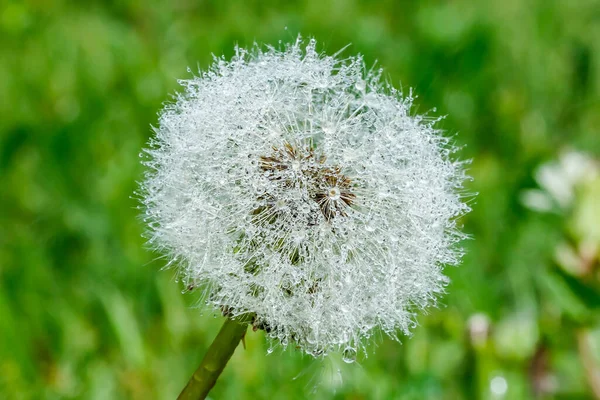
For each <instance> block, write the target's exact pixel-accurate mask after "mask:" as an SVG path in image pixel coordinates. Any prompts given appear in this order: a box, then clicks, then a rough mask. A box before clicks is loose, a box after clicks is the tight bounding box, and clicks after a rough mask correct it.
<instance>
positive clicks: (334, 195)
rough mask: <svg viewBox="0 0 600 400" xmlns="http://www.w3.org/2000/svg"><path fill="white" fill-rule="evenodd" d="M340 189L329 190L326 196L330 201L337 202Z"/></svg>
mask: <svg viewBox="0 0 600 400" xmlns="http://www.w3.org/2000/svg"><path fill="white" fill-rule="evenodd" d="M340 195H341V193H340V189H338V188H337V187H332V188H330V189H329V191H328V192H327V196H328V197H329V198H330V199H331V200H339V198H340Z"/></svg>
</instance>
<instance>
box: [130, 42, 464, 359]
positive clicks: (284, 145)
mask: <svg viewBox="0 0 600 400" xmlns="http://www.w3.org/2000/svg"><path fill="white" fill-rule="evenodd" d="M315 47H316V43H315V41H314V40H310V41H309V42H308V43H305V42H303V41H302V40H301V39H300V38H299V39H298V40H297V41H296V42H295V43H294V44H291V45H288V46H287V47H285V48H283V49H276V48H273V47H266V48H262V47H259V46H254V47H253V48H252V49H250V50H246V49H243V48H236V51H235V56H234V57H233V58H232V59H231V60H230V61H227V60H225V59H223V58H215V60H214V63H213V65H212V67H211V68H210V69H209V70H208V71H206V72H203V73H202V74H201V75H200V76H198V77H194V78H192V79H189V80H184V81H181V84H182V86H183V88H184V90H183V91H182V93H180V94H178V95H177V97H176V100H175V101H174V102H173V103H172V104H168V105H166V106H165V108H164V110H163V111H162V113H161V114H160V119H159V126H158V127H157V128H156V129H155V137H154V138H153V139H152V141H151V143H150V148H149V149H147V150H146V152H147V155H148V159H147V160H146V162H145V164H146V165H147V166H148V167H149V172H147V174H146V176H145V180H144V182H143V185H142V188H143V203H144V205H145V219H146V221H147V222H148V224H149V227H150V229H149V233H148V236H149V242H150V243H151V245H152V246H153V247H155V248H156V249H158V250H159V251H161V252H163V253H164V254H166V255H167V257H168V259H169V260H170V261H169V264H174V265H176V266H177V269H178V274H179V276H180V278H181V279H182V280H183V282H184V284H185V286H186V287H189V288H195V287H203V288H204V297H203V298H204V299H205V301H206V303H207V304H208V305H209V306H212V307H214V308H215V309H218V310H220V311H221V312H223V314H224V315H226V316H227V317H229V319H230V320H236V319H237V320H238V321H239V320H242V321H243V322H245V323H250V324H251V325H252V327H253V329H254V330H257V329H262V330H264V331H265V332H266V334H267V335H268V337H270V338H272V339H273V340H274V343H279V344H281V345H282V346H284V347H285V346H288V345H293V346H295V347H298V348H300V349H301V350H303V351H304V352H306V353H308V354H311V355H313V356H324V355H326V354H328V353H329V352H331V351H339V352H342V353H343V355H344V359H345V360H346V361H348V362H352V361H353V360H354V359H355V357H356V354H357V353H358V352H360V351H364V350H365V343H366V339H368V338H369V337H370V335H371V334H372V333H373V330H374V329H375V328H379V329H380V330H381V331H383V332H385V333H386V334H388V335H390V336H392V337H396V335H397V333H398V332H399V331H400V332H403V333H405V334H408V333H409V330H410V328H411V326H413V325H414V323H415V313H416V312H417V311H419V310H422V309H425V308H427V307H428V306H431V305H433V304H435V302H436V298H437V296H438V295H439V294H440V293H442V292H443V291H444V287H445V285H446V283H447V278H446V277H445V276H444V275H443V274H442V268H443V266H445V265H452V264H457V263H458V262H459V259H460V256H461V250H460V249H459V248H457V246H456V243H457V242H458V241H459V240H460V239H461V238H462V237H463V235H462V234H461V233H460V232H459V231H458V230H457V225H456V218H457V217H458V216H460V215H462V214H464V213H465V212H467V211H468V210H469V207H468V206H467V205H466V204H465V202H464V201H463V200H464V195H463V194H462V184H463V182H464V180H465V174H464V169H463V164H464V163H462V162H459V161H456V160H454V159H453V156H452V155H453V152H454V150H455V148H454V147H453V146H452V144H451V143H450V139H449V138H447V137H445V136H443V135H442V134H441V132H440V131H439V130H438V129H436V128H435V127H434V125H435V123H436V122H437V120H435V119H431V118H427V117H424V116H419V115H415V114H414V113H413V112H411V105H412V102H413V96H412V93H408V95H406V96H405V95H403V94H402V93H401V92H400V91H398V90H396V89H394V88H393V87H391V86H390V85H389V84H386V83H384V82H382V79H381V74H382V71H381V70H378V71H375V70H365V66H364V63H363V60H362V58H361V57H360V56H356V57H349V58H346V59H343V60H340V59H339V58H337V57H338V56H339V53H338V54H336V55H334V56H327V55H323V54H321V53H319V52H317V50H316V48H315ZM224 329H225V328H224ZM243 329H244V330H245V328H243ZM238 335H239V331H238ZM242 335H243V333H242ZM237 340H238V341H239V338H238V339H237ZM234 348H235V346H234ZM232 351H233V350H232ZM225 362H226V360H225Z"/></svg>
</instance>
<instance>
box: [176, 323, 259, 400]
mask: <svg viewBox="0 0 600 400" xmlns="http://www.w3.org/2000/svg"><path fill="white" fill-rule="evenodd" d="M251 320H252V316H251V315H248V314H245V315H242V316H240V317H237V318H236V319H230V318H227V319H226V320H225V323H224V324H223V327H222V328H221V330H220V331H219V334H218V335H217V337H216V338H215V340H214V341H213V342H212V344H211V345H210V347H209V348H208V351H207V352H206V355H205V356H204V359H202V362H201V363H200V366H199V367H198V369H197V370H196V372H194V375H192V377H191V378H190V381H189V382H188V384H187V385H186V387H185V388H184V389H183V391H182V392H181V394H180V395H179V397H177V399H178V400H198V399H205V398H206V396H207V395H208V392H210V390H211V389H212V387H213V386H215V383H216V382H217V378H218V377H219V375H221V372H223V369H224V368H225V365H226V364H227V362H228V361H229V359H230V358H231V356H232V354H233V352H234V351H235V349H236V347H237V346H238V344H239V343H240V341H241V340H242V339H243V337H244V335H245V334H246V329H247V328H248V324H249V323H250V321H251Z"/></svg>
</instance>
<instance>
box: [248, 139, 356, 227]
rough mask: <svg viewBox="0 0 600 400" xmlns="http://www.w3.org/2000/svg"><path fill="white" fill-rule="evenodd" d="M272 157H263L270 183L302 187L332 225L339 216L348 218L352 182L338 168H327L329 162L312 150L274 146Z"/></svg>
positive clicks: (305, 147)
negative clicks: (347, 210)
mask: <svg viewBox="0 0 600 400" xmlns="http://www.w3.org/2000/svg"><path fill="white" fill-rule="evenodd" d="M272 149H273V152H272V153H271V155H269V156H261V157H260V164H259V166H260V168H261V170H263V171H264V172H268V173H269V174H268V179H269V180H271V181H273V182H278V183H279V184H281V185H283V186H284V187H286V188H293V187H295V186H296V185H298V184H299V185H303V186H305V187H306V190H307V192H308V194H309V196H310V198H311V199H312V200H313V201H315V202H316V203H317V204H318V205H319V208H320V210H321V213H322V214H323V217H325V220H326V221H331V219H332V218H335V216H337V215H341V216H344V217H345V216H346V215H347V214H346V207H349V206H351V205H352V204H353V202H354V200H355V198H356V196H355V195H354V194H353V193H352V191H351V189H352V180H351V179H350V178H348V177H347V176H345V175H344V174H342V172H341V168H340V167H338V166H333V167H332V166H327V165H325V161H326V158H325V156H323V155H319V156H317V155H316V154H315V151H314V149H312V148H311V147H310V146H307V145H303V146H294V145H292V144H290V143H285V144H284V145H283V147H275V146H273V148H272Z"/></svg>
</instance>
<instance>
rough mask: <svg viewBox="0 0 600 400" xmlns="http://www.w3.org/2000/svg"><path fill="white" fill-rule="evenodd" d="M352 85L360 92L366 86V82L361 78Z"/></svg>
mask: <svg viewBox="0 0 600 400" xmlns="http://www.w3.org/2000/svg"><path fill="white" fill-rule="evenodd" d="M354 87H356V90H360V91H361V92H362V91H363V90H365V89H366V88H367V82H365V81H363V80H362V79H361V80H359V81H357V82H356V83H355V84H354Z"/></svg>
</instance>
